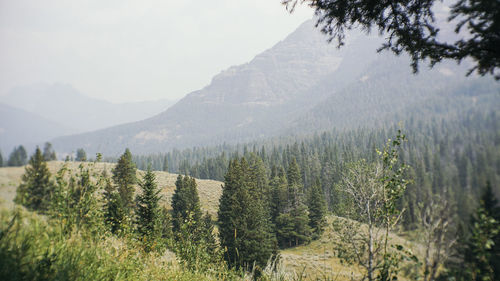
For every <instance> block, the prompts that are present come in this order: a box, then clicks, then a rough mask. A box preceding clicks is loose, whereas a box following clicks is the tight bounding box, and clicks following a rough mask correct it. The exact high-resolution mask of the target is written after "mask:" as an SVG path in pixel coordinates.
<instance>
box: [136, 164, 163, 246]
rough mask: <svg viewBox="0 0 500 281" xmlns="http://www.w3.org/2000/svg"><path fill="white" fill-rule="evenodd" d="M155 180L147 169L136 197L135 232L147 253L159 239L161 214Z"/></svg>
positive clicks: (158, 191)
mask: <svg viewBox="0 0 500 281" xmlns="http://www.w3.org/2000/svg"><path fill="white" fill-rule="evenodd" d="M155 180H156V177H155V175H154V173H153V172H151V169H148V170H147V171H146V174H145V175H144V177H143V180H142V182H141V183H139V186H140V187H141V191H142V192H141V194H138V195H137V197H136V204H137V207H136V216H137V219H136V225H137V232H138V233H139V236H140V237H141V238H142V239H141V240H142V241H143V242H144V244H145V249H146V250H147V251H149V250H151V249H152V248H154V245H155V243H156V242H157V240H158V239H159V238H160V237H161V232H160V231H161V223H162V221H161V218H162V213H161V209H160V204H159V201H160V199H161V196H160V189H159V188H158V187H157V185H156V182H155Z"/></svg>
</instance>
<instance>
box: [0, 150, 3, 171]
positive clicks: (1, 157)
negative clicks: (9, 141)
mask: <svg viewBox="0 0 500 281" xmlns="http://www.w3.org/2000/svg"><path fill="white" fill-rule="evenodd" d="M1 167H3V156H2V152H1V151H0V168H1Z"/></svg>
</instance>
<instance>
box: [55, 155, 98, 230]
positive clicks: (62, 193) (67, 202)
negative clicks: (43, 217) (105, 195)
mask: <svg viewBox="0 0 500 281" xmlns="http://www.w3.org/2000/svg"><path fill="white" fill-rule="evenodd" d="M105 182H106V180H105V178H103V177H101V176H100V175H98V174H97V173H96V172H95V170H94V169H93V163H91V164H88V165H84V164H80V166H79V169H78V171H77V172H74V171H71V170H69V169H67V167H66V166H63V167H62V168H61V169H60V170H59V171H58V173H57V176H56V183H57V184H56V188H55V192H54V197H53V200H52V204H51V208H50V211H49V214H50V215H51V216H52V217H54V218H56V219H59V220H60V221H61V226H62V227H63V229H64V230H65V231H66V232H71V231H72V230H73V229H76V230H81V229H86V230H87V231H89V232H90V233H92V234H93V235H95V236H97V235H102V234H104V229H105V227H104V224H105V216H104V213H103V211H102V209H103V205H104V203H103V202H102V200H101V198H100V197H98V196H97V194H98V193H100V192H101V191H102V189H103V185H104V183H105Z"/></svg>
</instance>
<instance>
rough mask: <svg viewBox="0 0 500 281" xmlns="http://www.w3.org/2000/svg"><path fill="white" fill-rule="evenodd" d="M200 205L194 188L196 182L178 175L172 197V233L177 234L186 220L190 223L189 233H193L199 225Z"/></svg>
mask: <svg viewBox="0 0 500 281" xmlns="http://www.w3.org/2000/svg"><path fill="white" fill-rule="evenodd" d="M190 216H191V217H190ZM201 217H202V212H201V205H200V197H199V196H198V190H197V188H196V180H195V179H194V178H191V177H189V176H184V177H183V176H182V175H179V176H178V177H177V181H176V182H175V191H174V194H173V195H172V219H173V220H172V223H173V224H172V225H173V231H174V233H177V232H178V231H179V230H180V228H181V225H183V224H184V223H185V222H186V221H187V220H188V218H189V219H190V220H192V221H191V223H190V227H193V229H191V231H193V232H194V231H195V229H197V228H198V227H199V226H200V223H201Z"/></svg>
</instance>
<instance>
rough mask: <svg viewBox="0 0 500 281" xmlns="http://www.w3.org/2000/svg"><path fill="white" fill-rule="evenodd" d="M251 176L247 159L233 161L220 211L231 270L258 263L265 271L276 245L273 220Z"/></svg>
mask: <svg viewBox="0 0 500 281" xmlns="http://www.w3.org/2000/svg"><path fill="white" fill-rule="evenodd" d="M249 175H250V171H249V166H248V164H247V162H246V160H245V158H242V159H241V161H238V160H237V159H235V160H233V161H231V163H230V165H229V169H228V172H227V174H226V176H225V181H224V186H223V191H222V196H221V198H220V204H219V210H218V221H219V240H220V244H221V247H222V248H223V249H225V250H226V251H225V253H224V258H225V259H226V261H227V262H228V263H229V265H230V266H231V267H237V268H241V267H243V268H246V269H249V268H251V267H252V265H253V264H254V263H255V265H256V266H257V268H263V267H264V265H265V264H266V262H267V260H268V259H269V257H270V256H271V254H272V253H273V245H274V243H275V242H274V235H273V233H272V229H271V224H270V221H269V216H268V214H267V213H266V209H265V207H264V205H263V202H262V200H260V199H259V196H258V195H257V194H255V188H254V187H255V183H252V182H251V180H250V179H251V177H250V176H249ZM252 185H253V186H252Z"/></svg>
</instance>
